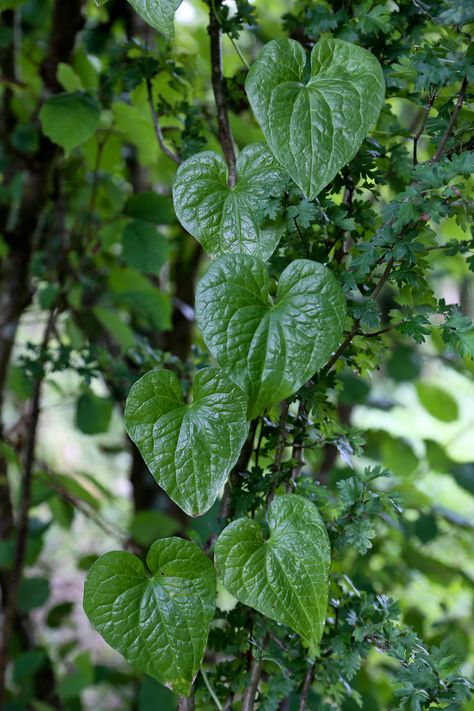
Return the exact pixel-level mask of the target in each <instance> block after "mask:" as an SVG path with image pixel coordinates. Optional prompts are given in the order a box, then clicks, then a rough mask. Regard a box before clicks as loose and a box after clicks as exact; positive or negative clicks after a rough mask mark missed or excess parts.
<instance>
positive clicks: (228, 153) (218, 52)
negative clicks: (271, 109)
mask: <svg viewBox="0 0 474 711" xmlns="http://www.w3.org/2000/svg"><path fill="white" fill-rule="evenodd" d="M207 31H208V33H209V37H210V43H211V80H212V90H213V92H214V100H215V103H216V110H217V135H218V138H219V143H220V144H221V147H222V151H223V153H224V158H225V161H226V163H227V170H228V176H229V177H228V181H229V185H230V186H231V187H234V186H235V183H236V181H237V172H236V165H235V164H236V158H235V148H234V140H233V138H232V131H231V128H230V123H229V114H228V112H227V102H226V98H225V94H224V74H223V64H222V42H221V39H222V36H221V35H222V33H221V27H220V24H219V20H218V18H217V17H216V14H215V12H214V7H213V2H211V4H210V12H209V26H208V28H207Z"/></svg>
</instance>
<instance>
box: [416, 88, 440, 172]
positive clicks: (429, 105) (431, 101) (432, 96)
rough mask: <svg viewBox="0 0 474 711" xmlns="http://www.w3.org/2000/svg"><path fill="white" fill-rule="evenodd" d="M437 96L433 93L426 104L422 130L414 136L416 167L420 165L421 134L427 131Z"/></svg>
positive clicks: (421, 125)
mask: <svg viewBox="0 0 474 711" xmlns="http://www.w3.org/2000/svg"><path fill="white" fill-rule="evenodd" d="M436 96H437V94H436V92H435V91H433V93H432V94H431V96H430V97H429V99H428V103H427V104H426V107H425V110H424V112H423V118H422V121H421V124H420V128H419V129H418V131H417V132H416V134H415V135H414V136H413V165H416V164H417V163H418V141H419V140H420V138H421V134H422V133H423V131H424V130H425V126H426V122H427V120H428V116H429V115H430V111H431V108H432V106H433V104H434V102H435V100H436Z"/></svg>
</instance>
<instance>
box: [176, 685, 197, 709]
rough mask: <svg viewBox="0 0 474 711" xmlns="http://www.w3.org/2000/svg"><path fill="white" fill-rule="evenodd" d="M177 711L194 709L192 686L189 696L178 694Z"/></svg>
mask: <svg viewBox="0 0 474 711" xmlns="http://www.w3.org/2000/svg"><path fill="white" fill-rule="evenodd" d="M177 711H194V688H193V690H192V691H191V694H190V695H189V696H180V697H179V701H178V709H177Z"/></svg>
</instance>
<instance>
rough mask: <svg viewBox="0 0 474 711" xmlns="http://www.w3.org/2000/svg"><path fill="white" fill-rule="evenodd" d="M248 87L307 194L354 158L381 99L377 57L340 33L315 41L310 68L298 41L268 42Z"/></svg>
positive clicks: (282, 158)
mask: <svg viewBox="0 0 474 711" xmlns="http://www.w3.org/2000/svg"><path fill="white" fill-rule="evenodd" d="M245 88H246V91H247V94H248V97H249V101H250V104H251V106H252V109H253V112H254V114H255V116H256V118H257V121H258V122H259V124H260V126H261V128H262V131H263V134H264V136H265V138H266V140H267V142H268V145H269V147H270V149H271V150H272V152H273V154H274V155H275V157H276V159H277V160H278V161H279V162H280V163H281V164H282V165H283V166H284V167H285V169H286V170H287V171H288V174H289V175H290V176H291V177H292V178H293V180H294V181H295V183H296V184H297V185H298V186H299V187H300V188H301V190H302V191H303V193H304V194H305V195H306V197H308V198H314V197H315V196H316V195H317V194H318V193H319V192H321V190H322V189H323V188H324V187H325V186H326V185H327V184H328V183H329V182H330V181H331V180H332V179H333V178H334V176H335V175H336V174H337V173H338V172H339V170H340V169H341V168H342V167H343V166H344V165H345V164H346V163H348V162H349V161H350V160H351V159H352V158H353V157H354V155H355V154H356V152H357V150H358V149H359V147H360V145H361V143H362V141H363V140H364V138H365V137H366V135H367V133H368V132H369V130H370V129H371V128H372V127H373V126H374V124H375V122H376V121H377V118H378V115H379V113H380V109H381V107H382V104H383V99H384V80H383V74H382V69H381V67H380V65H379V63H378V61H377V60H376V58H375V57H374V56H373V55H371V54H370V53H369V52H367V51H366V50H365V49H362V48H360V47H355V46H354V45H351V44H347V43H346V42H341V41H337V40H323V41H321V42H319V43H318V44H317V45H316V46H315V47H314V49H313V51H312V53H311V68H310V69H307V64H306V55H305V52H304V49H303V47H302V46H301V45H299V44H298V42H295V41H294V40H287V39H281V40H273V41H272V42H269V43H268V44H267V45H266V46H265V47H264V49H263V50H262V52H261V54H260V56H259V57H258V58H257V60H256V62H255V63H254V65H253V66H252V68H251V70H250V72H249V74H248V76H247V79H246V82H245Z"/></svg>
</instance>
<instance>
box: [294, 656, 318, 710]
mask: <svg viewBox="0 0 474 711" xmlns="http://www.w3.org/2000/svg"><path fill="white" fill-rule="evenodd" d="M315 668H316V664H315V663H314V662H313V663H312V664H310V665H309V667H308V669H307V670H306V676H305V678H304V683H303V689H302V691H301V697H300V705H299V706H298V711H306V704H307V703H308V694H309V690H310V689H311V684H312V683H313V681H314V671H315Z"/></svg>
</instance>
